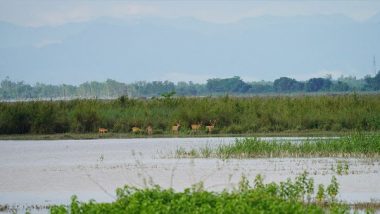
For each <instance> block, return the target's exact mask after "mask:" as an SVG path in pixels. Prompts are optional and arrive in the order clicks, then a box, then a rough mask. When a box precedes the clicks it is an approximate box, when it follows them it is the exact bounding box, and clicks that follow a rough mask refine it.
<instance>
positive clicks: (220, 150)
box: [176, 133, 380, 171]
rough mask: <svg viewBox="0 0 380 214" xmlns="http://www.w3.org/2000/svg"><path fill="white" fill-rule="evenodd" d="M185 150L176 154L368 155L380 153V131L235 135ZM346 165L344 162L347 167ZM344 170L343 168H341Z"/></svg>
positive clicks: (195, 155)
mask: <svg viewBox="0 0 380 214" xmlns="http://www.w3.org/2000/svg"><path fill="white" fill-rule="evenodd" d="M206 149H207V150H208V152H207V156H205V155H204V153H205V152H203V150H205V148H201V149H192V150H191V151H186V150H184V149H183V148H179V149H178V150H177V151H176V156H177V157H202V158H207V157H218V158H222V159H226V158H271V157H280V158H281V157H366V158H377V157H379V156H380V134H363V133H358V134H353V135H350V136H345V137H341V138H337V139H312V140H305V141H301V142H278V141H264V140H260V139H258V138H244V139H236V141H235V143H232V144H228V145H219V146H218V147H216V148H213V149H212V151H209V150H210V148H206ZM344 167H345V166H341V168H342V170H344V169H343V168H344ZM342 170H341V171H342Z"/></svg>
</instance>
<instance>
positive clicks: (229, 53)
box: [0, 14, 380, 84]
mask: <svg viewBox="0 0 380 214" xmlns="http://www.w3.org/2000/svg"><path fill="white" fill-rule="evenodd" d="M374 55H377V56H378V58H379V60H378V61H379V64H380V14H377V15H375V16H373V17H372V18H371V19H369V20H366V21H355V20H352V19H350V18H348V17H345V16H342V15H318V16H295V17H272V16H263V17H256V18H248V19H243V20H240V21H238V22H234V23H230V24H216V23H208V22H204V21H199V20H196V19H192V18H178V19H163V18H156V17H147V18H129V19H123V20H118V19H110V18H101V19H96V20H92V21H88V22H81V23H69V24H64V25H61V26H56V27H48V26H44V27H25V26H17V25H14V24H10V23H5V22H0V79H4V78H5V77H6V76H9V77H10V78H11V79H16V80H25V81H26V82H29V83H35V82H44V83H52V84H59V83H68V84H78V83H81V82H85V81H91V80H96V81H104V80H106V79H107V78H112V79H115V80H117V81H122V82H134V81H137V80H147V81H152V80H166V79H168V80H171V81H179V80H182V81H183V80H184V81H190V80H192V81H195V82H199V81H205V80H207V79H208V78H211V77H221V78H223V77H229V76H236V75H238V76H241V77H242V78H243V79H245V80H248V81H251V80H262V79H264V80H274V79H276V78H278V77H281V76H288V77H292V78H296V79H308V78H311V77H319V76H322V75H324V74H332V75H340V74H343V75H352V74H354V75H357V76H359V77H362V76H364V75H366V74H372V75H373V73H371V72H372V71H373V65H372V61H373V56H374Z"/></svg>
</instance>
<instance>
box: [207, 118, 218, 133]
mask: <svg viewBox="0 0 380 214" xmlns="http://www.w3.org/2000/svg"><path fill="white" fill-rule="evenodd" d="M215 123H216V120H214V121H211V120H210V125H209V126H206V130H207V132H208V133H209V134H211V132H212V130H213V129H214V128H215Z"/></svg>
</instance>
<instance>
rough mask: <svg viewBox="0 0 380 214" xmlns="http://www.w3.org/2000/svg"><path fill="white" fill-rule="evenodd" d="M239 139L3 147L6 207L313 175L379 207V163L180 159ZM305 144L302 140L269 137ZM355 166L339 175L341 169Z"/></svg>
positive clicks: (0, 185)
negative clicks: (131, 189)
mask: <svg viewBox="0 0 380 214" xmlns="http://www.w3.org/2000/svg"><path fill="white" fill-rule="evenodd" d="M235 139H236V138H144V139H141V138H140V139H98V140H57V141H0V204H8V205H10V206H29V205H47V204H68V203H69V202H70V197H71V196H72V195H74V194H75V195H77V196H78V198H79V200H82V201H88V200H89V199H95V200H96V201H105V202H106V201H113V200H114V197H115V189H116V188H117V187H121V186H123V185H125V184H128V185H132V186H137V187H145V186H149V185H150V184H158V185H160V186H162V187H173V188H174V189H176V190H182V189H184V188H186V187H190V186H191V184H194V183H197V182H200V181H203V182H204V185H205V187H206V188H207V189H208V190H213V191H219V190H222V189H224V188H233V186H234V185H236V184H237V183H238V181H239V180H240V178H241V175H242V174H244V175H245V176H247V177H248V178H249V179H250V180H251V181H253V179H254V177H255V176H256V175H257V174H262V175H264V177H265V180H264V181H265V182H271V181H283V180H285V179H286V178H288V177H290V178H294V177H295V176H297V175H298V174H300V173H302V172H303V171H304V170H307V171H308V172H309V173H310V175H311V177H313V178H314V179H315V184H316V185H318V184H320V183H323V184H325V185H327V184H329V182H330V179H331V177H332V176H333V175H335V176H336V177H337V179H338V182H339V184H340V194H339V196H338V197H339V199H341V200H345V201H347V202H364V201H365V202H370V201H371V200H376V201H379V200H380V160H379V159H357V158H350V159H340V158H261V159H229V160H220V159H213V158H209V159H200V158H198V159H176V158H174V155H175V151H176V150H177V149H178V148H180V147H182V148H185V149H191V148H199V147H204V146H206V145H208V146H210V147H214V146H217V145H219V144H228V143H233V142H234V141H235ZM264 139H268V140H272V139H275V140H286V141H289V140H290V141H295V142H297V141H299V140H302V139H303V138H264ZM339 160H344V161H346V162H347V163H348V165H349V170H348V174H347V175H346V174H344V175H337V173H336V172H335V171H334V170H333V168H336V165H337V162H338V161H339Z"/></svg>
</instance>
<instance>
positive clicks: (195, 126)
mask: <svg viewBox="0 0 380 214" xmlns="http://www.w3.org/2000/svg"><path fill="white" fill-rule="evenodd" d="M201 126H202V122H200V123H197V124H191V132H192V133H196V132H198V130H199V129H200V128H201Z"/></svg>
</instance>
